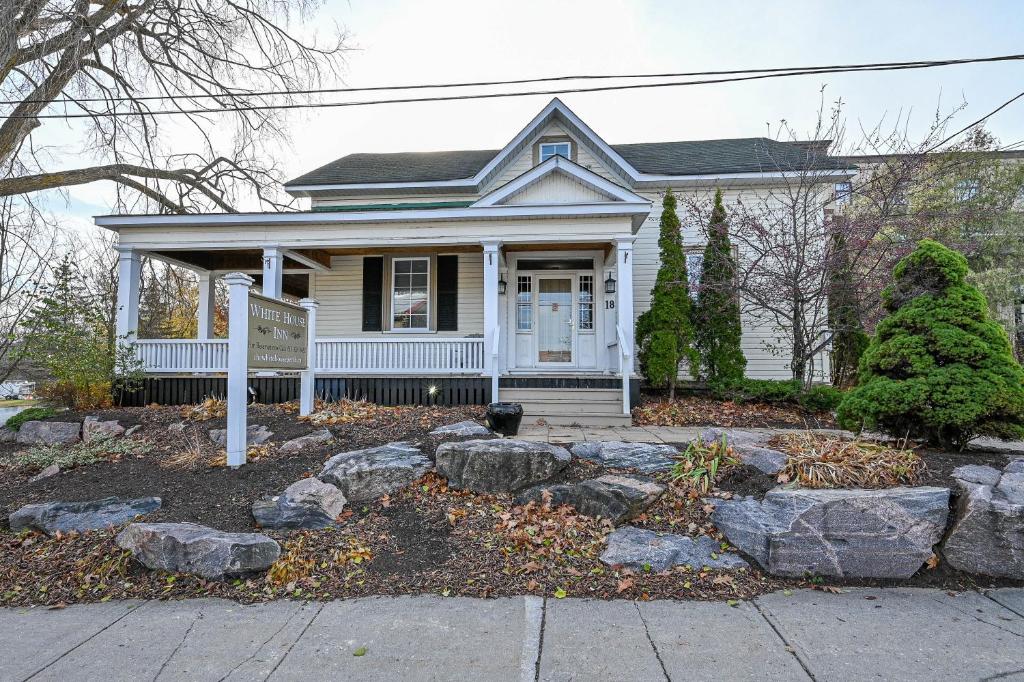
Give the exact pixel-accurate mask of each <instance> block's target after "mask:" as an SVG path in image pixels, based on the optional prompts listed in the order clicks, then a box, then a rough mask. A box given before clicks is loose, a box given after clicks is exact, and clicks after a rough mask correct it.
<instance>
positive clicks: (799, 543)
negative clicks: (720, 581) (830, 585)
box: [708, 487, 949, 578]
mask: <svg viewBox="0 0 1024 682" xmlns="http://www.w3.org/2000/svg"><path fill="white" fill-rule="evenodd" d="M708 502H711V503H712V504H714V505H715V510H714V512H713V513H712V516H711V520H712V521H713V522H714V524H715V526H717V527H718V529H719V530H721V531H722V532H723V533H724V534H725V537H726V538H728V539H729V542H730V543H731V544H733V545H735V546H736V547H737V548H739V549H740V550H741V551H743V552H745V553H746V554H748V555H750V556H751V557H753V558H754V559H755V560H757V562H758V563H759V564H761V566H762V567H763V568H764V569H765V570H766V571H767V572H768V573H771V574H772V575H781V576H795V577H800V576H804V575H808V574H810V575H821V576H833V577H840V578H909V577H911V576H912V575H914V573H916V572H917V570H918V569H919V568H921V565H922V564H924V562H925V561H927V560H928V559H929V558H930V557H931V556H932V553H933V549H932V548H933V546H934V545H935V544H936V543H937V542H938V541H939V540H940V539H941V538H942V533H943V531H944V530H945V527H946V517H947V516H948V515H949V489H948V488H933V487H921V488H903V487H900V488H889V489H886V490H861V489H847V490H808V489H803V488H775V489H774V490H770V491H768V494H767V495H765V498H764V500H763V501H762V502H758V501H757V500H754V499H752V498H743V497H740V498H736V499H733V500H719V499H709V500H708Z"/></svg>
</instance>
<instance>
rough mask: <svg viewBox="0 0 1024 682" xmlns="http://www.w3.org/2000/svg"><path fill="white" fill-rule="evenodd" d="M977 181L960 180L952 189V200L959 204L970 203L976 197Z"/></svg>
mask: <svg viewBox="0 0 1024 682" xmlns="http://www.w3.org/2000/svg"><path fill="white" fill-rule="evenodd" d="M978 187H979V183H978V181H977V180H961V181H959V182H958V183H956V187H954V188H953V198H954V199H956V200H957V201H959V202H965V201H970V200H971V199H974V198H975V197H976V196H978Z"/></svg>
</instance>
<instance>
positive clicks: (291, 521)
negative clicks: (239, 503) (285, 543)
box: [252, 478, 345, 528]
mask: <svg viewBox="0 0 1024 682" xmlns="http://www.w3.org/2000/svg"><path fill="white" fill-rule="evenodd" d="M344 510H345V496H344V495H343V494H342V493H341V491H340V490H338V488H337V486H333V485H331V484H330V483H324V482H323V481H321V480H320V479H317V478H304V479H302V480H301V481H296V482H295V483H292V484H291V485H290V486H288V487H287V488H285V491H284V492H283V493H281V494H280V495H275V496H273V497H265V498H263V499H262V500H257V501H256V502H254V503H253V505H252V515H253V518H254V519H256V523H257V524H259V525H260V526H262V527H263V528H327V527H328V526H333V525H334V524H335V522H336V521H337V519H338V516H339V515H340V514H341V512H343V511H344Z"/></svg>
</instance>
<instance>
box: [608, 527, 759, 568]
mask: <svg viewBox="0 0 1024 682" xmlns="http://www.w3.org/2000/svg"><path fill="white" fill-rule="evenodd" d="M601 561H602V562H603V563H605V564H607V565H609V566H625V567H626V568H632V569H636V570H641V571H645V570H650V571H652V572H654V573H661V572H662V571H667V570H668V569H670V568H672V567H673V566H691V567H693V568H696V569H700V568H703V567H707V568H720V569H736V568H745V567H747V566H748V565H749V564H747V562H746V561H744V560H743V559H742V558H740V557H738V556H736V555H735V554H731V553H729V552H724V551H722V548H721V546H720V545H719V543H718V542H716V541H715V540H714V539H713V538H709V537H708V536H706V535H701V536H699V537H697V538H696V539H695V538H691V537H688V536H686V535H672V534H669V533H665V534H660V533H655V532H654V531H652V530H647V529H645V528H635V527H633V526H623V527H622V528H619V529H618V530H616V531H614V532H613V533H612V534H611V535H609V536H608V547H607V548H606V549H605V550H604V552H602V553H601Z"/></svg>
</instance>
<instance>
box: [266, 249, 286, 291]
mask: <svg viewBox="0 0 1024 682" xmlns="http://www.w3.org/2000/svg"><path fill="white" fill-rule="evenodd" d="M283 274H284V251H282V250H281V247H279V246H267V247H265V248H264V249H263V295H264V296H266V297H268V298H281V276H282V275H283Z"/></svg>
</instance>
